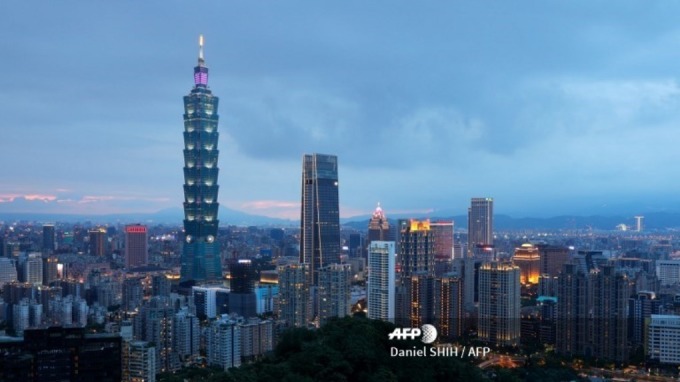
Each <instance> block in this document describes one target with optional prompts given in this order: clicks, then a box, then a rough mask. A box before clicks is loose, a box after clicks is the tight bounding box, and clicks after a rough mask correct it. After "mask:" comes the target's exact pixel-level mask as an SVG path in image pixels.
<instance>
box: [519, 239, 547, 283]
mask: <svg viewBox="0 0 680 382" xmlns="http://www.w3.org/2000/svg"><path fill="white" fill-rule="evenodd" d="M512 262H513V264H515V265H516V266H518V267H519V269H520V272H521V273H520V282H521V283H522V284H538V276H539V272H540V269H539V268H540V262H541V258H540V255H539V252H538V248H536V247H534V246H533V245H531V244H522V246H521V247H520V248H515V255H514V256H513V257H512Z"/></svg>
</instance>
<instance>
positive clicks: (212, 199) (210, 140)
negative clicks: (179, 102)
mask: <svg viewBox="0 0 680 382" xmlns="http://www.w3.org/2000/svg"><path fill="white" fill-rule="evenodd" d="M199 47H200V50H199V55H198V66H196V67H195V68H194V87H193V89H191V92H190V93H189V95H187V96H185V97H184V246H183V250H182V259H181V271H180V280H181V281H182V282H186V281H191V280H193V281H204V280H216V279H221V278H222V266H221V261H220V249H219V243H218V242H217V227H218V224H219V221H218V220H217V210H218V207H219V203H217V192H218V188H219V187H218V185H217V175H218V172H219V169H218V166H217V158H218V154H219V151H218V150H217V142H218V138H219V133H218V132H217V123H218V119H219V117H218V115H217V107H218V102H219V99H218V98H217V97H216V96H214V95H213V94H212V92H211V91H210V89H209V88H208V68H207V67H206V66H205V60H204V59H203V36H201V38H200V43H199Z"/></svg>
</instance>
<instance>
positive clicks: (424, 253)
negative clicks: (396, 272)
mask: <svg viewBox="0 0 680 382" xmlns="http://www.w3.org/2000/svg"><path fill="white" fill-rule="evenodd" d="M434 235H435V233H434V231H433V230H432V229H431V228H430V221H429V220H410V221H408V223H407V224H401V232H400V234H399V268H400V270H401V276H402V277H410V276H412V275H414V274H419V275H421V274H426V275H428V276H434V250H435V241H436V240H435V236H434Z"/></svg>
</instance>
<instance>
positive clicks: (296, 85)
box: [0, 1, 680, 219]
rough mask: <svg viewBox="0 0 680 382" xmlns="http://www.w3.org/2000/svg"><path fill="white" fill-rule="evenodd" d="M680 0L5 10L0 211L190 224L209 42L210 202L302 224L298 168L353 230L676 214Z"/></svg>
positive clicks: (14, 4)
mask: <svg viewBox="0 0 680 382" xmlns="http://www.w3.org/2000/svg"><path fill="white" fill-rule="evenodd" d="M678 15H680V3H677V2H669V1H667V2H657V1H637V2H627V1H616V2H614V1H609V2H604V1H599V2H598V1H596V2H593V1H550V2H547V1H507V2H506V1H497V2H490V1H464V2H463V1H456V2H443V1H441V2H435V1H418V2H415V1H370V2H367V1H342V2H319V1H115V2H103V1H101V2H86V1H64V2H34V1H3V2H0V50H1V51H2V56H1V57H2V60H0V114H1V115H2V119H0V129H1V130H0V131H1V135H0V163H2V167H1V171H0V175H1V176H2V181H1V182H0V218H1V213H2V212H59V213H78V214H80V213H93V214H104V213H115V212H153V211H158V210H162V209H167V208H180V207H181V203H182V184H183V178H182V166H183V158H182V148H183V138H182V132H183V120H182V114H183V104H182V97H183V96H184V95H186V94H187V93H188V92H189V91H190V89H191V87H192V85H193V67H194V66H195V65H196V59H197V54H198V36H199V34H203V35H204V36H205V40H206V44H205V58H206V64H207V66H208V67H209V68H210V82H209V86H210V88H211V90H212V91H213V93H214V94H215V95H217V96H219V97H220V105H219V115H220V125H219V131H220V142H219V149H220V158H219V166H220V177H219V184H220V194H219V201H220V203H221V205H222V206H226V207H229V208H232V209H236V210H239V211H243V212H247V213H251V214H257V215H267V216H273V217H285V218H293V219H296V218H299V203H300V177H301V167H302V156H303V154H305V153H314V152H318V153H324V154H334V155H337V156H338V160H339V178H340V203H341V213H342V216H344V217H349V216H353V215H359V214H368V213H370V212H371V211H372V210H373V209H374V208H375V206H376V203H377V202H381V204H382V206H383V208H384V209H385V211H386V214H387V215H388V217H389V216H390V213H392V214H396V213H400V214H407V213H414V214H415V213H418V212H424V211H434V212H433V213H434V214H436V211H441V210H450V211H455V212H457V213H459V214H463V213H465V212H466V211H467V206H468V205H469V201H470V198H471V197H493V198H494V200H495V207H496V212H498V213H505V214H510V215H513V216H517V217H522V216H550V215H557V214H568V213H574V214H607V213H614V212H617V211H618V209H620V208H624V207H622V206H625V208H627V209H626V211H631V213H632V212H633V211H639V212H640V213H643V212H649V211H658V210H674V211H676V210H680V208H679V207H680V193H678V189H679V188H680V174H679V173H678V170H677V166H678V163H679V162H680V149H679V148H678V143H680V23H678V21H677V19H678Z"/></svg>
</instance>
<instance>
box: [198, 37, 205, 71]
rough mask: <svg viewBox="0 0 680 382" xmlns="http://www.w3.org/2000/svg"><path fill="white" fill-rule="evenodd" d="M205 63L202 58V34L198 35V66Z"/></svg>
mask: <svg viewBox="0 0 680 382" xmlns="http://www.w3.org/2000/svg"><path fill="white" fill-rule="evenodd" d="M203 65H205V59H204V58H203V35H199V36H198V66H203Z"/></svg>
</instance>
